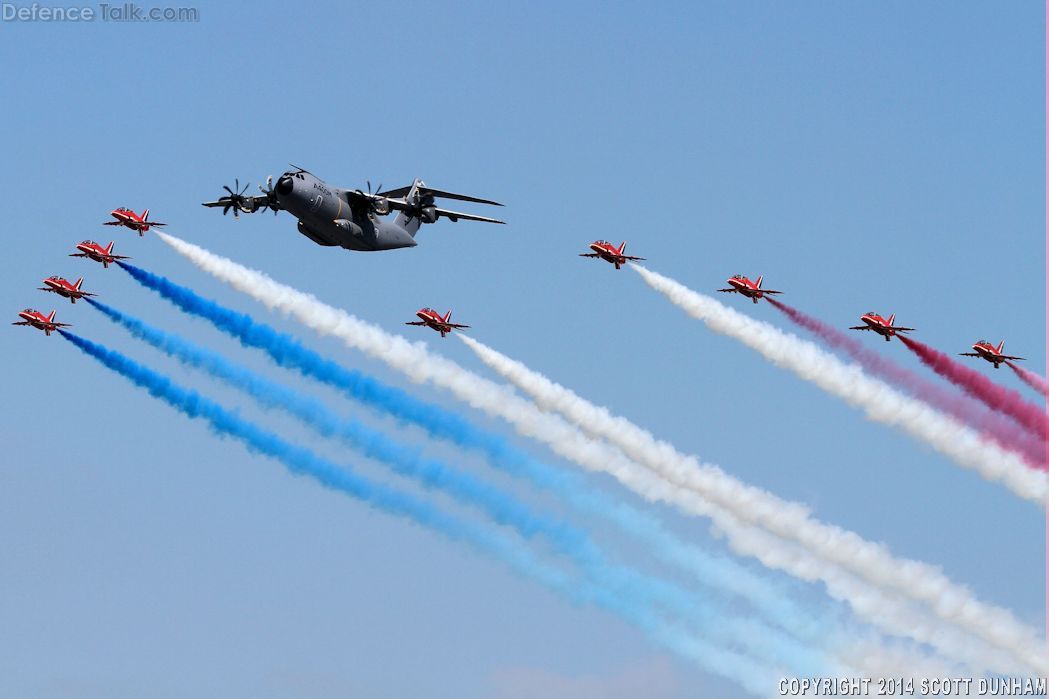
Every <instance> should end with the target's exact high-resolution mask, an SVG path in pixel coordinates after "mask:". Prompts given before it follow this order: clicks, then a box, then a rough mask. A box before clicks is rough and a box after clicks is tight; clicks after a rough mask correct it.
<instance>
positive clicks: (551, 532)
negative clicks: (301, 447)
mask: <svg viewBox="0 0 1049 699" xmlns="http://www.w3.org/2000/svg"><path fill="white" fill-rule="evenodd" d="M84 300H85V301H86V302H87V303H89V304H91V306H93V307H94V308H96V309H97V310H99V311H101V312H102V313H103V314H104V315H105V316H106V317H107V318H109V319H110V320H112V321H114V322H116V323H119V324H120V325H122V326H123V327H124V328H126V329H127V330H128V331H130V332H131V334H132V335H134V336H135V337H137V338H139V339H141V340H144V341H145V342H147V343H148V344H150V345H152V346H153V347H156V348H157V349H159V350H161V351H162V352H164V353H165V354H167V355H169V356H171V357H174V358H176V359H178V360H179V361H180V362H182V363H184V364H187V365H189V366H191V367H194V368H197V369H202V370H204V371H206V372H207V373H209V374H211V375H212V376H214V377H215V378H218V379H220V380H222V381H225V382H226V383H229V384H231V385H232V386H235V387H236V388H238V389H240V390H242V391H244V392H245V393H247V394H249V395H250V396H252V397H253V398H255V399H256V400H257V401H258V402H259V403H261V404H262V405H263V406H265V407H266V408H270V409H280V410H284V411H286V412H288V413H290V414H292V415H293V416H295V417H296V418H298V419H299V420H300V421H302V422H303V423H305V424H307V425H308V426H310V427H311V428H312V429H314V430H316V431H317V432H318V433H320V434H321V435H322V436H325V437H335V438H338V439H341V440H343V441H344V442H346V443H348V444H349V445H350V446H352V447H354V448H356V449H358V450H360V451H361V453H363V454H364V455H365V456H367V457H369V458H373V459H376V460H377V461H381V462H383V463H385V464H388V465H389V466H391V467H393V469H394V470H395V471H396V472H397V473H398V474H400V475H403V476H407V477H410V478H414V479H416V480H418V481H420V482H421V483H422V484H423V485H424V486H426V487H429V488H436V489H440V490H446V491H448V492H449V493H451V494H452V495H454V496H455V497H456V498H458V499H459V500H461V501H464V502H467V503H470V504H473V505H477V506H479V507H481V508H482V509H483V510H484V511H485V513H486V514H487V515H489V516H490V517H491V518H492V519H494V520H495V521H496V522H498V523H499V524H504V525H509V526H512V527H513V528H514V529H515V530H517V532H518V533H520V534H521V535H522V536H524V537H525V538H529V539H530V538H532V537H533V536H535V535H537V534H542V535H544V536H546V537H548V538H549V539H550V540H551V541H552V542H553V543H554V545H555V547H556V549H557V550H558V551H560V552H567V551H571V552H573V553H575V554H576V555H585V556H586V557H587V559H589V560H593V561H597V560H599V554H598V552H597V551H596V550H594V548H593V544H592V542H591V541H590V540H589V538H588V537H587V535H586V534H585V533H584V532H582V531H580V530H578V529H575V528H573V527H571V526H570V525H569V524H568V523H566V522H563V521H560V520H556V519H552V518H548V517H544V516H542V515H540V514H538V513H536V512H534V511H533V510H532V509H531V508H530V507H529V506H528V505H526V504H525V503H523V502H521V501H519V500H517V499H516V498H514V497H513V496H511V495H509V494H507V493H505V492H503V491H501V490H499V489H498V488H495V487H492V486H491V485H489V484H488V483H487V482H485V481H483V480H481V479H479V478H477V477H475V476H472V475H470V474H469V473H464V472H461V471H458V470H456V469H454V468H453V467H451V466H449V465H448V464H445V463H444V462H442V461H440V460H438V459H432V458H426V457H424V456H423V454H422V450H421V449H413V448H408V447H406V446H404V445H402V444H399V443H397V442H395V441H394V440H392V439H389V438H388V437H386V436H385V435H383V434H382V433H380V432H378V431H377V430H374V429H372V428H370V427H368V426H367V425H365V424H364V423H362V422H360V421H359V420H355V419H353V418H346V417H342V416H340V415H337V414H335V413H334V412H333V411H331V410H329V409H328V407H327V406H326V405H324V403H323V402H322V401H320V400H317V399H315V398H312V397H310V396H307V395H305V394H302V393H299V392H298V391H294V390H291V389H289V388H286V387H284V386H281V385H279V384H277V383H275V382H273V381H269V380H268V379H265V378H263V377H261V376H259V375H258V374H256V373H255V372H253V371H250V370H248V369H245V368H243V367H241V366H238V365H236V364H234V363H233V362H231V361H229V360H228V359H226V358H225V357H223V356H222V355H220V354H218V353H216V352H212V351H210V350H206V349H204V348H202V347H198V346H196V345H194V344H192V343H190V342H188V341H187V340H184V339H183V338H181V337H179V336H178V335H175V334H173V333H169V332H165V331H163V330H160V329H159V328H155V327H152V326H150V325H148V324H147V323H145V322H143V321H142V320H140V319H138V318H135V317H133V316H131V315H128V314H127V313H124V312H123V311H120V310H119V309H116V308H113V307H112V306H109V305H107V304H104V303H102V302H100V301H96V300H94V299H90V298H85V299H84Z"/></svg>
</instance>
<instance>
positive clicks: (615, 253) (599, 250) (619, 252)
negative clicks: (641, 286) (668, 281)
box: [579, 240, 645, 269]
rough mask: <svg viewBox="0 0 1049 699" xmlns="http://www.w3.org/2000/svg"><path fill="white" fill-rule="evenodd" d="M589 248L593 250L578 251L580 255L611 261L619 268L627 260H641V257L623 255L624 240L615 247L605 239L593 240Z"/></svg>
mask: <svg viewBox="0 0 1049 699" xmlns="http://www.w3.org/2000/svg"><path fill="white" fill-rule="evenodd" d="M590 249H591V250H593V252H582V253H579V256H580V257H600V258H601V259H602V260H604V261H605V262H611V263H612V264H614V265H615V266H616V269H619V268H620V267H622V266H623V265H625V264H626V263H627V261H629V260H643V259H645V258H643V257H632V256H630V255H624V254H623V251H624V250H626V241H625V240H624V241H623V242H622V243H620V244H619V247H618V248H617V247H616V246H615V245H612V243H610V242H608V241H607V240H595V241H594V242H592V243H590Z"/></svg>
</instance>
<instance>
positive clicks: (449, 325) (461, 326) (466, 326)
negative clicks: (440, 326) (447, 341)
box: [444, 323, 470, 328]
mask: <svg viewBox="0 0 1049 699" xmlns="http://www.w3.org/2000/svg"><path fill="white" fill-rule="evenodd" d="M444 326H445V327H447V328H468V327H470V326H469V325H460V324H459V323H444Z"/></svg>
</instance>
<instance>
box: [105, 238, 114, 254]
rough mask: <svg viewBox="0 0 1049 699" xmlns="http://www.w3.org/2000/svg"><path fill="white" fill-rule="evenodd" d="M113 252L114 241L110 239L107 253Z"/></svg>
mask: <svg viewBox="0 0 1049 699" xmlns="http://www.w3.org/2000/svg"><path fill="white" fill-rule="evenodd" d="M112 252H113V241H112V240H111V241H109V245H107V246H106V254H107V255H109V254H111V253H112Z"/></svg>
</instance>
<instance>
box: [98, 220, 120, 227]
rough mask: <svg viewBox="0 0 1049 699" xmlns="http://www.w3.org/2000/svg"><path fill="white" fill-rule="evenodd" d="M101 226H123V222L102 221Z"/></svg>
mask: <svg viewBox="0 0 1049 699" xmlns="http://www.w3.org/2000/svg"><path fill="white" fill-rule="evenodd" d="M102 225H103V226H123V225H124V222H123V221H103V222H102Z"/></svg>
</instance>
